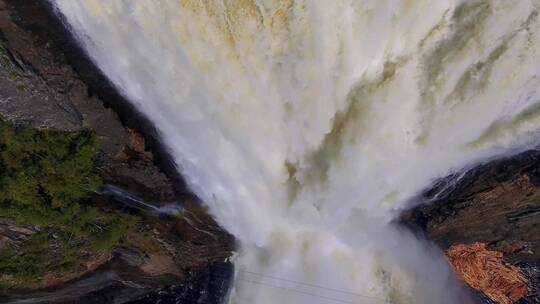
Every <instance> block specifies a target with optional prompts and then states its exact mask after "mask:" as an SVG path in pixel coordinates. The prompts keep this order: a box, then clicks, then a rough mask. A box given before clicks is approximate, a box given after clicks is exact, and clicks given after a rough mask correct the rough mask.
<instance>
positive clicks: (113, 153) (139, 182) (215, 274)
mask: <svg viewBox="0 0 540 304" xmlns="http://www.w3.org/2000/svg"><path fill="white" fill-rule="evenodd" d="M0 63H1V69H0V118H1V120H3V121H5V122H7V123H8V124H10V125H11V126H12V127H11V128H13V130H16V131H13V132H19V130H27V129H36V130H44V131H47V130H54V132H57V131H58V132H64V133H59V134H60V135H58V136H63V135H61V134H66V136H68V137H69V136H71V135H69V134H76V133H77V132H92V133H93V134H95V135H96V136H97V138H98V139H99V147H98V151H97V152H96V155H95V167H94V168H93V170H94V171H95V173H96V174H97V175H98V176H99V178H100V180H101V184H102V185H114V186H115V187H117V188H118V189H122V192H121V195H105V192H100V191H99V189H96V190H95V191H93V192H92V193H89V194H88V195H87V196H88V197H86V198H85V199H84V202H81V205H80V206H83V207H84V208H92V210H94V209H95V210H97V211H96V212H104V214H112V215H114V214H118V215H119V216H121V215H122V214H125V215H126V216H129V217H130V218H133V219H134V225H133V226H131V227H130V228H129V229H127V230H122V235H121V236H120V239H119V240H118V242H116V241H115V243H114V244H113V246H112V247H111V248H107V249H100V250H90V249H89V248H93V247H92V246H86V245H85V246H82V245H81V246H79V245H78V243H76V242H75V243H74V241H73V240H72V238H71V237H70V238H69V240H68V241H66V242H64V241H63V239H62V236H61V233H62V231H60V230H58V229H56V228H57V227H56V226H55V225H53V224H52V223H47V222H43V221H42V224H40V225H37V224H34V222H31V223H32V224H30V225H29V224H24V223H21V222H20V221H17V220H14V219H13V218H10V217H9V216H4V217H0V254H7V253H6V252H9V251H10V250H11V251H13V249H14V248H27V247H31V246H29V245H28V244H30V243H29V242H35V240H36V239H37V238H36V237H33V236H34V235H39V236H40V243H39V244H40V246H41V247H39V248H41V250H42V252H41V253H42V254H43V255H47V256H54V255H55V254H56V256H57V258H58V259H61V260H62V258H63V256H64V255H65V254H66V253H67V252H70V253H71V252H72V251H73V250H71V249H73V248H79V247H80V248H84V250H82V249H81V250H78V251H76V253H77V254H80V255H76V256H77V258H79V257H80V259H81V260H79V261H75V263H66V264H65V267H62V268H52V266H50V265H46V264H44V265H43V267H42V268H43V269H41V268H40V269H38V270H35V269H34V270H33V272H32V276H19V275H18V273H17V271H18V270H17V271H15V270H14V269H13V267H12V268H11V269H9V271H10V273H7V272H6V273H2V274H0V277H1V278H3V279H4V280H2V279H0V283H4V285H3V286H1V288H0V302H8V303H9V302H11V301H16V300H18V299H29V301H30V302H39V303H42V302H45V303H105V302H115V303H127V302H131V301H135V303H154V302H156V301H157V299H160V298H163V299H173V298H178V299H183V301H184V302H186V303H218V302H219V301H220V299H221V298H223V297H224V296H225V293H226V291H227V290H228V284H229V279H230V277H231V275H232V266H231V265H230V264H229V263H227V262H226V259H227V258H228V257H229V256H230V254H231V250H232V249H233V239H232V237H231V236H230V235H229V234H228V233H226V232H225V231H223V230H222V229H221V228H220V227H219V226H218V225H217V224H216V223H215V222H214V221H213V220H212V218H211V217H210V216H209V215H208V214H207V212H206V210H205V209H204V208H203V207H201V205H200V203H199V202H198V201H197V198H196V197H194V196H193V195H191V194H190V193H189V191H188V190H186V189H185V186H184V184H183V182H182V180H181V178H180V177H179V176H178V175H177V174H176V169H175V167H174V165H173V164H172V162H171V161H170V160H169V159H168V158H167V155H166V152H165V151H164V149H163V148H162V147H161V146H160V145H159V143H158V141H157V139H156V136H155V132H154V131H153V128H152V125H151V124H150V123H149V122H148V121H147V120H145V119H144V118H143V117H142V116H141V115H139V114H138V113H137V112H136V111H134V109H132V108H131V107H130V106H129V104H128V103H127V102H126V101H125V100H124V99H123V98H122V96H121V95H119V94H118V93H117V92H116V90H115V89H114V88H113V87H112V86H111V85H110V84H109V83H108V82H107V80H106V79H105V78H104V77H103V75H101V74H100V72H99V71H98V70H96V69H95V67H94V66H93V65H92V63H91V62H90V61H89V60H88V59H87V58H86V57H85V55H84V53H83V52H81V50H80V49H78V47H77V45H76V43H74V41H72V40H71V38H70V36H69V34H68V33H67V32H66V30H65V28H64V27H63V25H62V23H61V20H60V19H58V18H57V17H56V16H55V15H54V12H52V11H51V9H50V7H49V6H48V5H47V4H46V2H45V1H31V0H24V1H21V0H6V1H3V0H2V1H0ZM117 113H119V114H120V115H119V114H117ZM10 132H11V131H10ZM21 132H22V131H21ZM40 132H41V131H40ZM47 132H48V131H47ZM51 132H52V131H51ZM0 142H1V141H0ZM109 194H110V193H109ZM126 195H127V197H128V201H127V202H128V203H129V201H130V200H131V201H135V202H138V203H141V202H142V203H144V204H148V205H149V206H154V207H156V208H159V207H161V206H164V205H174V206H176V208H177V209H178V211H177V212H176V213H173V214H167V213H163V214H161V213H152V212H148V210H144V209H140V208H137V206H135V205H129V204H127V205H126V199H125V197H122V196H126ZM77 206H79V205H77ZM78 208H79V207H78ZM58 210H60V209H58ZM156 210H158V209H156ZM60 212H62V211H60ZM6 214H7V213H6ZM58 235H60V236H58ZM85 242H86V243H90V245H92V244H91V243H92V242H91V241H90V240H88V239H85V238H84V237H81V241H80V243H85ZM86 243H85V244H86ZM31 244H34V243H31ZM66 244H67V245H66ZM77 246H79V247H77ZM59 248H60V249H59ZM62 248H64V249H65V250H61V249H62ZM68 249H69V250H70V251H66V250H68ZM25 254H29V255H27V256H26V257H28V256H30V257H35V256H36V255H31V254H32V250H31V248H30V250H28V252H25ZM6 256H9V257H10V258H16V257H17V254H15V255H13V254H12V255H9V254H8V255H6ZM83 257H84V262H83V261H82V259H83ZM8 266H9V265H8ZM1 267H2V265H0V268H1ZM34 268H35V267H34ZM2 269H4V271H8V268H2ZM21 269H22V268H21ZM36 271H37V272H36ZM14 278H17V280H15V279H14ZM27 278H28V279H27ZM30 278H31V281H30ZM81 287H84V288H81ZM184 302H183V303H184Z"/></svg>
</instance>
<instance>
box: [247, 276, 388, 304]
mask: <svg viewBox="0 0 540 304" xmlns="http://www.w3.org/2000/svg"><path fill="white" fill-rule="evenodd" d="M239 272H243V273H249V274H252V275H257V276H261V277H266V278H270V279H274V280H279V281H284V282H289V283H294V284H298V285H303V286H308V287H313V288H320V289H326V290H329V291H333V292H339V293H344V294H349V295H353V296H358V297H362V298H368V299H374V300H382V299H381V298H378V297H373V296H368V295H364V294H360V293H356V292H352V291H347V290H342V289H336V288H331V287H326V286H322V285H316V284H310V283H305V282H300V281H295V280H289V279H284V278H279V277H275V276H271V275H265V274H262V273H257V272H252V271H247V270H239Z"/></svg>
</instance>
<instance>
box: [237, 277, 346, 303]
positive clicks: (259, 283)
mask: <svg viewBox="0 0 540 304" xmlns="http://www.w3.org/2000/svg"><path fill="white" fill-rule="evenodd" d="M238 280H239V281H243V282H249V283H253V284H258V285H262V286H268V287H272V288H276V289H283V290H287V291H291V292H296V293H300V294H304V295H308V296H312V297H317V298H321V299H325V300H329V301H334V302H338V303H345V304H355V303H354V302H349V301H345V300H340V299H335V298H331V297H326V296H322V295H318V294H315V293H310V292H306V291H302V290H298V289H294V288H289V287H283V286H276V285H272V284H265V283H262V282H257V281H252V280H246V279H242V278H238Z"/></svg>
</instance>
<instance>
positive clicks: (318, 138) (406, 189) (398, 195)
mask: <svg viewBox="0 0 540 304" xmlns="http://www.w3.org/2000/svg"><path fill="white" fill-rule="evenodd" d="M50 1H51V2H52V3H53V4H54V5H55V6H56V7H57V9H58V11H59V12H60V13H61V14H63V15H64V16H65V18H66V20H67V22H68V24H69V25H70V26H71V28H72V30H73V32H74V33H75V35H76V36H77V38H78V39H79V40H80V42H81V43H82V44H83V46H84V47H85V49H86V50H87V52H88V53H89V55H90V56H91V58H92V59H93V60H94V61H95V62H96V64H97V65H98V66H99V67H100V68H101V69H102V71H103V72H104V73H105V74H106V75H107V76H108V77H109V78H110V79H111V81H112V82H113V83H114V84H115V85H116V86H117V88H118V89H119V90H120V91H121V92H122V93H123V94H124V95H125V96H126V97H128V98H129V100H131V102H133V104H134V105H135V106H136V107H137V108H138V109H139V110H140V111H141V112H143V113H144V114H146V115H147V116H148V117H149V118H150V119H151V120H152V121H153V122H154V123H155V125H156V126H157V127H158V129H159V132H160V135H161V137H162V139H163V141H164V142H165V144H166V145H167V146H168V148H169V149H170V151H171V153H172V155H173V156H174V157H175V160H176V162H177V164H178V167H179V170H180V171H181V173H182V174H183V175H184V176H185V177H186V179H187V181H188V183H189V185H190V187H191V188H192V189H193V190H194V191H195V192H196V194H197V195H199V196H200V197H201V198H202V199H203V200H204V202H205V203H206V204H207V205H208V206H209V207H210V210H211V212H212V213H213V215H214V216H215V217H216V219H217V220H218V221H219V223H221V225H223V226H224V227H225V228H226V229H227V230H228V231H230V232H232V233H233V234H234V235H235V236H236V237H237V238H238V239H239V240H240V243H241V248H240V249H239V253H238V255H237V256H236V258H235V264H236V267H237V275H236V283H235V287H234V289H233V291H232V293H231V299H230V301H231V303H239V304H244V303H257V304H261V303H269V304H270V303H271V304H275V303H306V304H307V303H309V304H318V303H321V304H322V303H368V304H370V303H411V304H422V303H426V304H427V303H443V304H444V303H467V301H468V300H467V299H466V297H467V296H466V295H465V294H464V293H463V292H462V288H461V286H460V285H459V284H458V283H456V282H457V280H455V279H454V278H453V276H452V275H451V271H450V270H449V269H448V266H447V265H446V262H445V261H444V259H443V258H442V255H441V254H440V252H438V251H437V250H435V249H434V248H433V247H432V246H429V245H426V244H423V243H421V242H420V241H418V240H417V239H416V238H415V237H413V236H412V235H411V234H409V233H407V232H405V231H402V230H400V229H399V228H396V227H395V226H394V225H392V224H391V221H392V220H393V219H394V218H395V217H396V216H397V214H399V210H401V209H403V208H404V207H405V205H406V204H409V203H411V199H412V198H414V197H415V195H416V194H418V193H419V191H421V190H422V189H424V188H426V187H428V186H429V185H430V183H432V182H433V181H434V180H435V179H437V178H440V177H443V176H445V175H447V174H450V173H452V172H459V171H460V170H462V169H463V168H465V167H466V166H469V165H472V164H474V163H475V162H478V161H480V160H483V159H486V158H489V157H493V156H496V155H501V154H503V153H512V152H515V151H517V150H519V149H523V148H526V147H528V146H531V145H533V144H534V143H535V139H537V132H538V131H539V130H540V92H539V90H538V88H539V82H540V79H539V74H540V54H539V51H540V47H539V43H540V30H539V27H540V22H539V17H538V10H539V9H540V1H538V0H518V1H508V0H467V1H457V0H437V1H432V0H356V1H355V0H132V1H129V0H50ZM413 203H414V202H413Z"/></svg>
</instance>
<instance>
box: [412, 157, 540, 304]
mask: <svg viewBox="0 0 540 304" xmlns="http://www.w3.org/2000/svg"><path fill="white" fill-rule="evenodd" d="M539 176H540V151H539V150H530V151H526V152H523V153H520V154H518V155H515V156H512V157H507V158H501V159H497V160H493V161H489V162H486V163H484V164H481V165H479V166H477V167H475V168H473V169H471V170H469V171H468V172H466V173H465V174H464V175H463V176H459V177H458V175H454V176H450V177H448V178H446V179H442V180H440V181H438V182H437V183H436V184H435V185H434V186H433V187H432V188H431V189H429V190H428V191H426V192H424V193H423V195H422V196H421V197H420V199H421V200H423V201H425V202H429V203H428V204H423V205H420V206H417V207H415V208H413V209H412V210H409V211H407V212H405V213H404V214H403V216H402V221H403V222H404V223H405V224H406V225H408V226H409V227H412V228H413V229H414V230H417V231H420V232H421V233H423V234H424V235H425V236H426V237H427V238H428V239H429V240H433V241H435V242H436V243H437V244H438V245H439V246H440V247H441V248H442V249H443V250H445V251H446V250H448V249H449V248H450V247H451V246H454V245H459V244H473V243H476V242H480V243H485V244H487V246H488V248H489V250H493V251H497V252H501V253H502V254H503V259H504V261H506V262H507V263H510V264H512V265H517V266H518V267H520V268H521V269H522V270H523V271H524V272H525V273H526V274H527V277H528V278H529V280H530V281H531V285H532V286H533V287H534V288H533V289H534V291H533V292H532V293H531V295H530V296H529V297H527V298H524V299H522V300H520V301H518V302H517V303H540V297H539V296H538V292H537V289H538V280H539V277H538V269H540V268H539V266H540V183H539V181H540V179H539Z"/></svg>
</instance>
